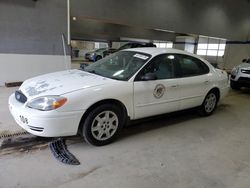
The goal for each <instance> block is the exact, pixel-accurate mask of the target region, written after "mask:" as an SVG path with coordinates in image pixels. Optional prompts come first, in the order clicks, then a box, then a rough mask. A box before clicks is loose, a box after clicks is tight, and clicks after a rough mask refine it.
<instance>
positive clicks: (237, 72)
mask: <svg viewBox="0 0 250 188" xmlns="http://www.w3.org/2000/svg"><path fill="white" fill-rule="evenodd" d="M230 80H231V84H230V85H231V88H232V89H240V88H241V87H250V59H243V60H242V63H241V64H239V65H237V66H236V67H234V68H233V69H232V72H231V79H230Z"/></svg>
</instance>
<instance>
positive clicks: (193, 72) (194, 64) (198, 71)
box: [178, 55, 209, 77]
mask: <svg viewBox="0 0 250 188" xmlns="http://www.w3.org/2000/svg"><path fill="white" fill-rule="evenodd" d="M178 59H179V66H180V70H179V72H180V75H181V76H182V77H189V76H198V75H202V74H207V73H208V72H209V68H208V66H207V65H206V64H205V63H203V62H202V61H201V60H199V59H197V58H195V57H191V56H188V55H178Z"/></svg>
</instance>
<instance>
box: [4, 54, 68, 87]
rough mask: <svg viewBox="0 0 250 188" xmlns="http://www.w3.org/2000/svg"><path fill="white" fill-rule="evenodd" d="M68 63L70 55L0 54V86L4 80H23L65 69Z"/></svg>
mask: <svg viewBox="0 0 250 188" xmlns="http://www.w3.org/2000/svg"><path fill="white" fill-rule="evenodd" d="M70 64H71V59H70V56H66V57H64V56H62V55H27V54H0V65H1V67H0V86H4V85H5V83H6V82H18V81H24V80H26V79H28V78H31V77H34V76H38V75H41V74H45V73H50V72H54V71H60V70H67V69H70Z"/></svg>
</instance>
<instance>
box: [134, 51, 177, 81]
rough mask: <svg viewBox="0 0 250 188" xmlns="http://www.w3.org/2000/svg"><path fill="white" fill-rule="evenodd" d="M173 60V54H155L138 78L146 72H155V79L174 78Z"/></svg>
mask: <svg viewBox="0 0 250 188" xmlns="http://www.w3.org/2000/svg"><path fill="white" fill-rule="evenodd" d="M174 62H175V56H174V55H170V54H163V55H159V56H156V57H154V58H153V59H152V60H151V61H150V63H149V64H148V65H147V66H146V67H145V68H143V69H142V71H141V72H140V73H139V75H138V78H139V77H141V76H144V75H146V74H147V73H153V74H155V76H156V78H157V80H162V79H170V78H174V77H175V73H174Z"/></svg>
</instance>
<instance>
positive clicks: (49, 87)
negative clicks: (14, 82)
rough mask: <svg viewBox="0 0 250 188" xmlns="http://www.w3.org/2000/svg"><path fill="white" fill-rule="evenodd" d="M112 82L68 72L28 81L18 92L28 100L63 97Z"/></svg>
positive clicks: (97, 76) (46, 75)
mask: <svg viewBox="0 0 250 188" xmlns="http://www.w3.org/2000/svg"><path fill="white" fill-rule="evenodd" d="M113 81H114V80H112V79H109V78H105V77H102V76H99V75H95V74H92V73H88V72H84V71H81V70H68V71H61V72H55V73H50V74H45V75H42V76H38V77H34V78H31V79H28V80H26V81H25V82H24V83H23V84H22V85H21V87H20V90H21V91H22V93H23V94H24V95H25V96H26V97H27V98H29V99H30V98H37V97H40V96H47V95H63V94H65V93H69V92H72V91H76V90H80V89H86V88H91V87H95V86H100V85H104V84H107V83H110V82H113Z"/></svg>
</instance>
